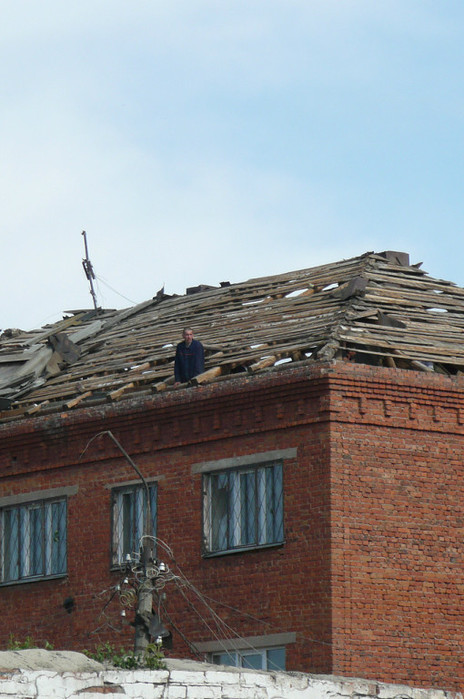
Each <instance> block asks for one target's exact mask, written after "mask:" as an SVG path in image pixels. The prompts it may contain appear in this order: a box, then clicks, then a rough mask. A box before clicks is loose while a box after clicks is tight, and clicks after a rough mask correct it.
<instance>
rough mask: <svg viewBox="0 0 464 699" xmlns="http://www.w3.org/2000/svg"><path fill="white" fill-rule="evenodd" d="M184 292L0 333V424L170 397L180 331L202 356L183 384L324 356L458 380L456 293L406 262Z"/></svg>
mask: <svg viewBox="0 0 464 699" xmlns="http://www.w3.org/2000/svg"><path fill="white" fill-rule="evenodd" d="M192 291H193V290H192V289H190V290H189V293H188V294H186V295H185V296H168V295H167V294H165V293H164V289H162V290H160V292H158V293H157V294H156V296H155V297H154V298H153V299H151V300H149V301H146V302H144V303H140V304H138V305H136V306H133V307H131V308H128V309H125V310H122V311H117V310H102V309H96V310H90V311H88V310H82V311H75V312H70V313H71V315H68V316H67V317H65V318H64V320H62V321H60V322H58V323H55V324H53V325H48V326H45V327H44V328H42V329H40V330H32V331H29V332H24V331H19V330H16V329H15V330H6V331H5V332H4V333H3V334H2V335H0V420H1V421H5V420H9V419H15V418H18V417H21V416H24V415H32V414H37V413H40V412H41V411H43V412H45V411H47V412H49V411H53V410H61V409H63V408H66V409H72V408H74V407H83V406H85V405H88V404H91V403H95V402H96V401H116V400H121V399H123V398H125V397H127V396H131V395H133V394H134V393H137V392H140V391H153V392H160V391H166V390H175V389H174V385H173V384H174V380H173V367H174V353H175V346H176V344H177V342H179V341H180V337H181V333H182V328H183V327H185V326H186V325H193V328H194V331H195V335H196V337H197V338H198V339H199V340H201V342H202V343H203V345H204V347H205V358H206V366H205V373H204V374H202V375H200V376H197V377H195V379H194V380H193V381H192V382H191V384H192V385H201V384H204V383H207V382H210V381H217V380H218V379H219V378H220V379H221V380H222V379H226V378H228V377H233V376H235V375H236V374H237V373H240V372H248V374H255V373H257V372H262V371H269V370H279V371H286V370H288V368H289V367H291V366H292V364H293V363H294V362H307V363H313V362H315V361H318V360H330V359H349V360H351V361H356V362H360V363H365V364H375V365H383V366H388V367H396V368H398V369H413V370H416V371H417V370H420V371H427V372H430V371H435V372H439V373H442V374H448V375H453V374H461V373H462V372H463V371H464V343H463V342H462V338H463V331H464V289H462V288H460V287H457V286H456V285H455V284H453V283H452V282H448V281H443V280H440V279H433V278H431V277H429V276H428V275H427V274H426V273H425V272H424V271H422V270H421V269H420V264H417V265H410V264H409V256H408V255H407V254H406V253H402V252H393V251H387V252H383V253H378V254H376V253H373V252H370V253H366V254H364V255H362V256H360V257H355V258H352V259H349V260H344V261H341V262H337V263H334V264H329V265H323V266H320V267H313V268H311V269H304V270H300V271H297V272H289V273H287V274H281V275H277V276H272V277H264V278H260V279H251V280H249V281H247V282H243V283H238V284H226V283H221V286H220V287H218V288H212V287H208V286H206V285H200V286H199V287H195V288H194V291H193V293H192ZM68 313H69V312H68ZM274 367H275V369H274Z"/></svg>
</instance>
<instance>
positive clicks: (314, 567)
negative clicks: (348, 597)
mask: <svg viewBox="0 0 464 699" xmlns="http://www.w3.org/2000/svg"><path fill="white" fill-rule="evenodd" d="M325 383H326V382H325V380H324V379H319V378H317V377H315V378H314V381H313V382H310V381H307V380H306V381H304V382H302V381H301V377H296V379H295V380H294V381H293V382H290V383H289V382H288V380H287V379H285V380H283V381H281V383H280V385H279V382H277V384H276V383H275V380H274V378H273V377H272V376H270V377H267V378H266V379H264V380H261V381H259V380H258V381H256V380H255V381H253V382H252V383H249V380H248V379H246V378H245V379H244V380H241V381H237V382H234V383H233V386H232V387H233V390H232V391H231V390H230V389H231V387H227V386H225V384H223V385H222V386H219V387H216V388H213V387H211V388H210V389H198V390H195V389H190V390H188V391H187V392H178V393H176V394H172V395H171V396H168V397H162V398H160V397H156V398H155V399H154V400H153V399H151V398H150V399H145V401H144V402H143V404H139V405H135V406H134V407H133V409H132V411H131V413H130V414H127V410H126V411H124V410H123V407H124V406H122V405H121V406H114V407H113V408H111V409H109V408H107V407H105V408H95V409H92V410H89V411H87V413H84V412H83V411H82V412H81V413H80V414H78V413H75V414H74V413H70V414H69V415H62V416H61V417H60V418H58V417H55V418H43V419H42V420H36V421H34V423H27V424H24V425H22V426H19V425H18V426H17V427H16V428H15V429H13V430H12V429H11V427H10V431H11V434H10V435H9V446H10V448H9V449H7V440H3V442H2V444H3V447H4V450H3V452H2V459H3V464H4V466H5V468H4V469H3V470H2V473H3V477H2V478H1V479H0V496H4V495H10V494H13V493H22V492H30V491H36V490H38V489H41V488H55V487H63V486H66V485H77V486H78V492H77V494H76V495H74V496H72V497H70V499H69V510H68V521H69V526H68V540H69V544H68V575H67V577H66V578H63V579H58V580H50V581H42V582H35V583H28V584H21V585H11V586H7V587H3V588H0V612H1V613H2V616H3V619H4V624H2V628H1V630H0V635H1V641H2V642H3V643H5V641H6V639H7V637H8V634H9V633H10V632H11V631H13V632H14V633H15V635H16V636H17V637H18V638H21V637H24V636H25V635H26V634H31V635H33V636H34V638H35V639H37V640H39V641H42V642H43V641H45V640H48V641H49V642H52V643H54V644H55V646H56V647H64V648H74V649H82V648H88V647H91V646H92V645H94V644H95V643H96V642H101V641H106V640H111V641H112V642H113V643H116V645H119V644H120V643H121V642H122V640H123V639H125V641H126V644H130V642H131V639H132V637H133V630H132V628H130V627H128V626H127V623H126V625H125V627H124V629H125V631H124V633H123V634H122V635H120V634H119V633H116V632H115V631H114V629H117V630H118V631H119V630H120V629H121V628H122V620H121V617H120V606H119V605H118V604H117V603H116V599H115V600H114V602H113V603H111V604H110V605H109V606H108V607H107V608H106V610H105V614H104V616H101V615H100V613H101V610H102V608H103V607H104V604H105V602H106V601H107V600H108V598H109V595H110V592H111V587H112V586H114V585H115V584H116V583H117V582H118V581H119V579H120V575H119V574H118V573H111V572H110V538H111V533H110V490H109V489H108V486H109V485H111V484H118V483H121V482H124V481H128V480H134V478H136V475H135V473H134V472H133V470H132V469H131V467H130V465H128V464H127V462H126V460H125V459H124V458H123V456H121V454H120V453H119V452H118V450H117V449H116V447H115V446H114V445H113V443H112V442H111V440H110V439H109V438H108V437H107V436H106V437H105V436H103V437H100V438H99V439H98V440H95V441H93V442H92V444H91V445H90V446H89V447H88V449H87V450H86V451H85V453H84V454H83V455H82V451H83V450H84V449H85V447H86V445H87V443H88V441H89V439H90V438H91V437H92V436H93V435H95V434H96V433H98V432H100V431H101V430H105V429H111V430H112V431H113V432H114V434H115V435H116V436H117V438H118V439H119V440H120V441H121V443H122V445H123V446H124V448H125V449H126V450H127V451H128V452H129V453H130V455H131V457H132V458H133V459H134V460H135V461H136V463H137V465H138V467H139V468H140V470H141V471H142V472H143V474H144V475H145V477H146V478H148V477H160V480H159V483H158V536H159V537H160V538H161V539H162V540H164V541H165V542H167V543H168V544H169V546H170V547H171V548H172V549H173V552H174V556H175V560H176V562H177V564H178V565H179V567H180V569H181V570H182V572H183V574H184V575H185V576H186V577H187V578H188V580H190V581H191V582H192V583H193V584H194V585H195V586H196V587H197V588H198V589H199V590H200V591H201V592H202V593H203V595H206V596H207V597H208V603H209V604H210V605H211V607H213V608H214V609H215V611H216V612H217V614H219V615H220V617H221V618H222V619H223V620H224V621H225V622H226V623H227V624H229V626H230V627H231V628H232V629H233V630H235V631H236V632H237V633H239V634H240V635H242V636H253V635H265V634H269V633H279V632H286V631H294V632H297V634H298V643H297V644H295V645H293V646H291V647H290V646H289V648H288V667H290V668H301V669H307V670H312V671H317V672H330V669H331V645H330V641H331V638H330V635H331V630H330V619H331V608H330V605H331V602H330V557H329V556H328V552H329V550H330V542H329V539H328V537H329V533H330V526H329V490H328V489H329V485H330V480H329V472H328V469H327V463H328V447H329V445H328V430H327V411H326V408H325V405H324V400H325V395H326V389H325ZM182 398H183V400H182ZM185 398H187V399H188V402H185ZM193 401H195V402H193ZM126 409H127V404H126ZM32 426H34V429H31V427H32ZM6 432H7V430H6V428H5V427H4V428H3V433H4V435H5V433H6ZM12 445H15V446H12ZM288 448H296V449H297V458H291V459H287V460H286V461H285V464H284V483H285V503H284V507H285V544H284V545H283V546H276V547H272V548H269V549H266V550H260V551H250V552H246V553H237V554H232V555H227V556H219V557H215V558H209V559H204V558H202V556H201V542H202V512H201V510H202V493H201V485H202V480H201V476H200V475H199V474H195V475H194V474H192V471H191V466H192V464H194V463H198V462H202V461H211V460H215V459H222V458H227V457H235V456H241V455H247V454H253V453H257V452H266V451H274V450H282V449H288ZM31 471H33V472H32V473H31ZM159 553H160V556H162V553H161V551H160V552H159ZM162 557H163V560H165V561H166V562H167V563H168V564H170V565H171V561H170V560H169V557H168V556H162ZM173 569H174V570H175V571H177V569H176V568H175V566H173ZM177 572H178V571H177ZM105 590H109V592H107V593H104V591H105ZM165 592H166V600H165V606H166V609H167V611H168V614H169V616H170V617H171V618H172V622H173V624H174V627H173V628H178V629H179V630H180V632H181V634H182V636H184V637H185V638H186V639H187V640H188V641H190V642H193V641H206V640H211V639H212V638H214V634H217V635H218V636H220V637H224V636H225V635H226V634H225V632H224V628H222V629H221V628H220V627H217V626H216V625H215V621H214V618H213V617H212V616H211V612H210V611H209V610H208V608H207V606H206V604H205V603H204V601H201V600H200V599H198V598H196V597H195V595H194V594H193V592H191V591H189V589H188V588H183V589H182V593H183V594H182V593H181V592H179V591H178V589H177V588H176V586H174V585H173V584H171V585H168V587H167V588H166V590H165ZM67 597H73V598H74V600H75V608H74V610H73V611H72V612H71V614H68V613H67V612H66V611H65V610H64V608H63V606H62V605H63V601H64V600H65V599H66V598H67ZM212 600H215V601H212ZM219 603H220V604H219ZM19 609H21V614H19V615H18V610H19ZM99 615H100V616H99ZM129 615H130V613H128V616H129ZM201 617H203V619H204V620H205V621H206V622H207V623H208V625H209V630H208V628H207V627H206V626H205V623H204V621H202V620H201ZM165 623H166V625H168V626H169V623H168V622H167V618H166V619H165ZM108 624H111V627H113V629H112V628H110V626H109V625H108ZM173 653H174V654H177V655H187V654H188V653H189V648H188V645H187V644H186V642H185V641H184V640H183V638H182V637H181V635H179V634H178V633H177V632H175V631H174V649H173Z"/></svg>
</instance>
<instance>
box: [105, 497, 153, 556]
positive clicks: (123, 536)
mask: <svg viewBox="0 0 464 699" xmlns="http://www.w3.org/2000/svg"><path fill="white" fill-rule="evenodd" d="M149 492H150V512H151V524H150V525H149V527H148V528H149V530H150V531H148V532H145V529H146V518H147V497H146V490H145V487H144V486H143V485H140V486H139V485H136V486H131V487H127V488H120V489H115V490H113V492H112V498H113V552H112V564H113V565H123V563H124V561H125V560H126V557H127V555H129V556H131V558H134V557H136V556H138V554H139V552H140V545H141V538H142V536H143V534H145V533H147V534H149V535H150V536H156V484H153V485H150V486H149Z"/></svg>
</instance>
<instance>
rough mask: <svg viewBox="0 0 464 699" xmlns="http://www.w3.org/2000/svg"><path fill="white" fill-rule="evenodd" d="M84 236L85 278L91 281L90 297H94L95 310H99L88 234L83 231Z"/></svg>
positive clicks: (83, 262) (83, 264)
mask: <svg viewBox="0 0 464 699" xmlns="http://www.w3.org/2000/svg"><path fill="white" fill-rule="evenodd" d="M82 235H83V236H84V246H85V259H84V260H82V266H83V268H84V272H85V276H86V277H87V279H88V280H89V284H90V295H91V296H92V299H93V307H94V308H95V310H98V306H97V295H96V293H95V289H94V288H93V280H94V279H95V272H94V271H93V267H92V263H91V262H90V260H89V250H88V248H87V234H86V232H85V231H82Z"/></svg>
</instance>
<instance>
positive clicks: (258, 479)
mask: <svg viewBox="0 0 464 699" xmlns="http://www.w3.org/2000/svg"><path fill="white" fill-rule="evenodd" d="M272 454H273V455H274V453H272ZM224 461H225V460H224ZM218 463H221V462H218ZM201 471H202V496H203V507H202V534H203V538H202V549H203V550H202V555H203V557H204V558H211V557H216V556H223V555H228V554H232V553H238V552H241V551H249V550H257V549H263V548H270V547H275V546H282V545H283V544H284V543H285V530H284V492H285V489H284V465H283V459H282V458H277V459H272V460H267V461H266V460H261V459H257V463H253V462H252V461H251V458H250V457H246V459H244V460H243V463H241V464H234V466H233V467H229V468H227V467H226V468H223V469H217V468H215V469H212V470H211V471H206V470H204V469H201ZM268 473H271V479H270V480H271V481H272V483H271V484H269V482H268V481H269V479H268V475H267V474H268ZM250 476H252V478H250ZM221 478H222V479H223V480H224V481H225V482H226V488H227V494H226V502H225V508H226V511H225V513H224V512H223V514H222V518H221V519H222V521H221V522H220V524H219V525H217V528H216V529H215V522H214V521H213V519H214V511H213V510H214V507H213V494H212V488H213V483H214V481H215V480H216V481H217V482H218V483H219V479H221ZM277 482H278V485H279V487H280V492H279V494H277V496H276V495H275V488H276V483H277ZM270 488H271V489H272V493H271V498H272V502H270V501H269V489H270ZM224 489H225V488H224ZM250 494H251V496H252V498H253V500H252V505H251V507H250V506H248V505H247V503H246V500H247V497H250ZM244 501H245V502H244ZM260 502H261V503H262V504H263V503H264V505H263V506H262V507H260V506H259V503H260ZM250 512H251V514H252V517H250ZM269 513H272V518H270V517H269ZM224 522H225V533H224V531H223V532H222V537H223V538H224V537H225V540H226V545H225V547H224V546H223V547H221V548H218V546H220V544H219V543H215V541H214V537H216V541H217V542H218V540H219V538H220V537H221V532H220V531H219V527H220V526H222V527H223V529H224ZM216 524H217V523H216ZM270 528H271V529H272V530H273V531H274V535H271V536H269V534H268V532H269V529H270ZM250 530H252V531H254V536H253V537H251V539H252V540H248V541H246V540H245V541H244V538H245V539H247V538H249V531H250Z"/></svg>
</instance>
